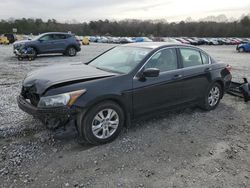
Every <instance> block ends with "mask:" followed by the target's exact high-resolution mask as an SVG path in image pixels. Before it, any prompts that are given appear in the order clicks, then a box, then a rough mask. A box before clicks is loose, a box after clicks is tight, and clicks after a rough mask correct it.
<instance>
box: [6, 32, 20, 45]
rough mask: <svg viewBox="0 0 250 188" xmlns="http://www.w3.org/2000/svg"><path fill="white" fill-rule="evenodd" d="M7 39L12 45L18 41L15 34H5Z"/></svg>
mask: <svg viewBox="0 0 250 188" xmlns="http://www.w3.org/2000/svg"><path fill="white" fill-rule="evenodd" d="M4 36H5V37H7V39H8V41H9V43H10V44H12V43H14V42H15V41H17V37H16V35H15V34H12V33H5V34H4Z"/></svg>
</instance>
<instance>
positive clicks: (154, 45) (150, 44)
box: [122, 42, 194, 49]
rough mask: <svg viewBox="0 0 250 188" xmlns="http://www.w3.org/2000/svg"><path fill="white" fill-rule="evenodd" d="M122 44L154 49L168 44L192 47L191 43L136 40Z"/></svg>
mask: <svg viewBox="0 0 250 188" xmlns="http://www.w3.org/2000/svg"><path fill="white" fill-rule="evenodd" d="M122 46H131V47H139V48H151V49H156V48H159V47H168V46H169V47H170V46H186V47H194V46H192V45H187V44H176V43H171V42H136V43H129V44H124V45H122Z"/></svg>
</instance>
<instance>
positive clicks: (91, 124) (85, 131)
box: [77, 101, 125, 145]
mask: <svg viewBox="0 0 250 188" xmlns="http://www.w3.org/2000/svg"><path fill="white" fill-rule="evenodd" d="M108 114H109V115H111V118H109V117H108ZM111 122H112V123H113V125H112V124H111ZM124 122H125V116H124V112H123V110H122V108H121V107H120V106H119V105H118V104H116V103H115V102H112V101H105V102H102V103H99V104H97V105H95V106H93V107H92V108H91V109H90V110H89V111H88V112H86V113H84V112H83V113H82V114H80V115H79V116H78V119H77V129H78V132H79V134H80V137H82V138H83V140H85V141H86V142H88V143H90V144H93V145H99V144H105V143H108V142H111V141H113V140H114V139H116V138H117V137H118V135H119V134H120V132H121V130H122V127H123V125H124Z"/></svg>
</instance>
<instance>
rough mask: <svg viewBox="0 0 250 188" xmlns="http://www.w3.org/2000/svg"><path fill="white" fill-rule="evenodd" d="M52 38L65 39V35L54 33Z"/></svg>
mask: <svg viewBox="0 0 250 188" xmlns="http://www.w3.org/2000/svg"><path fill="white" fill-rule="evenodd" d="M54 39H55V40H60V39H66V36H65V35H63V34H57V35H54Z"/></svg>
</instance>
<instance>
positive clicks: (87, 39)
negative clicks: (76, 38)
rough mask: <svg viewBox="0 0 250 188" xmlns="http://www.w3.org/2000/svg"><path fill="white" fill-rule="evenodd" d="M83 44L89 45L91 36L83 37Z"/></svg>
mask: <svg viewBox="0 0 250 188" xmlns="http://www.w3.org/2000/svg"><path fill="white" fill-rule="evenodd" d="M82 45H89V38H88V37H83V38H82Z"/></svg>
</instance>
